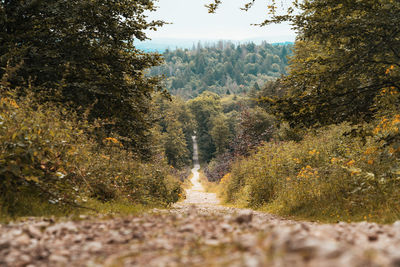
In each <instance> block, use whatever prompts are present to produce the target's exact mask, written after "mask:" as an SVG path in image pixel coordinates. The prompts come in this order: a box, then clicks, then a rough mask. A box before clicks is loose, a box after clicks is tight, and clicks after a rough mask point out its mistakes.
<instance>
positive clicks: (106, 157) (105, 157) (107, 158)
mask: <svg viewBox="0 0 400 267" xmlns="http://www.w3.org/2000/svg"><path fill="white" fill-rule="evenodd" d="M100 157H102V158H103V159H106V160H109V159H110V157H108V156H106V155H100Z"/></svg>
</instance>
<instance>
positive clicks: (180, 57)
mask: <svg viewBox="0 0 400 267" xmlns="http://www.w3.org/2000/svg"><path fill="white" fill-rule="evenodd" d="M292 47H293V45H292V44H283V45H280V44H276V45H272V44H268V43H266V42H262V43H261V44H259V45H256V44H254V43H246V44H235V43H232V42H224V41H219V42H217V43H215V44H213V45H207V46H203V45H202V44H201V43H198V44H197V45H193V44H192V48H191V49H181V48H178V49H174V50H172V49H171V50H169V49H167V50H165V52H164V53H163V56H164V58H165V61H166V63H165V64H164V65H162V66H159V67H155V68H153V69H151V71H150V75H165V76H166V77H167V80H166V82H165V86H166V88H167V89H168V90H169V91H170V92H171V93H172V94H175V95H180V96H182V97H184V98H186V99H188V98H193V97H196V96H197V95H199V94H201V93H202V92H203V91H206V90H207V91H211V92H215V93H217V94H220V95H224V94H241V93H245V92H248V91H249V90H250V89H251V88H255V89H256V90H258V89H259V87H260V86H262V85H263V84H264V83H265V82H267V81H269V80H272V79H276V78H277V77H279V76H281V75H282V74H286V67H287V64H288V62H287V56H288V55H290V54H291V49H292Z"/></svg>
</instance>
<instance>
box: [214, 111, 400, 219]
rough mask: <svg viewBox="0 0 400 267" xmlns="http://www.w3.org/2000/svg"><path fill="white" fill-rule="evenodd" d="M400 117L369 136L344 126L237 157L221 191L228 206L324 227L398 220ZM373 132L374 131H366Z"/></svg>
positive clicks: (383, 123) (384, 121) (377, 127)
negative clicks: (341, 222) (259, 210)
mask: <svg viewBox="0 0 400 267" xmlns="http://www.w3.org/2000/svg"><path fill="white" fill-rule="evenodd" d="M399 126H400V117H399V116H392V117H390V118H385V119H382V120H381V121H380V122H378V123H377V124H376V125H375V127H373V128H371V127H372V126H365V127H366V129H364V130H365V131H369V132H370V133H371V135H369V136H367V137H364V138H359V137H355V136H354V135H352V132H354V130H356V129H355V127H352V126H349V125H346V124H342V125H339V126H331V127H329V128H325V129H323V130H319V131H315V132H314V133H309V134H308V135H306V136H305V137H304V138H303V140H302V141H300V142H294V141H282V142H269V143H265V144H264V145H263V146H261V147H259V149H258V151H257V152H255V153H254V154H252V155H251V156H250V157H248V158H242V159H238V160H237V161H236V162H235V163H234V164H233V166H232V171H231V172H230V173H228V174H226V175H225V176H224V177H223V179H222V180H221V181H220V183H219V185H218V191H219V194H220V196H221V197H222V199H223V200H224V201H225V202H226V203H231V204H232V203H233V204H235V205H237V206H241V207H251V208H256V209H262V210H266V211H269V212H273V213H276V214H280V215H284V216H293V217H295V218H301V219H311V220H318V221H323V222H336V221H360V220H369V221H376V222H384V223H388V222H393V221H395V220H398V219H400V209H399V207H398V203H399V201H400V171H399V170H400V169H399V158H400V157H399V156H400V155H399V153H400V147H399V146H400V145H399V143H398V142H393V140H397V139H396V136H398V131H399V130H398V128H399ZM368 127H369V128H368Z"/></svg>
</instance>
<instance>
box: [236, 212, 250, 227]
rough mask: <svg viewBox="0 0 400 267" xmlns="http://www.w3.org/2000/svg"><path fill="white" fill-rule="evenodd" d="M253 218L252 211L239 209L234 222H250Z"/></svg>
mask: <svg viewBox="0 0 400 267" xmlns="http://www.w3.org/2000/svg"><path fill="white" fill-rule="evenodd" d="M252 219H253V212H252V211H248V210H245V211H241V212H240V213H239V214H238V215H237V216H236V218H235V222H237V223H238V224H242V223H250V222H251V220H252Z"/></svg>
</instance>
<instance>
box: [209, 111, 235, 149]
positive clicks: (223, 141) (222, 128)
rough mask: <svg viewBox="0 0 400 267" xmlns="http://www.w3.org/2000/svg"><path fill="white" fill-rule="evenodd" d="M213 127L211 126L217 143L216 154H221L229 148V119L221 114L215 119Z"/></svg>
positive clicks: (213, 137) (212, 134)
mask: <svg viewBox="0 0 400 267" xmlns="http://www.w3.org/2000/svg"><path fill="white" fill-rule="evenodd" d="M212 123H213V127H212V128H211V132H210V134H211V137H212V140H213V142H214V144H215V148H216V151H215V154H216V155H221V154H223V153H224V152H225V151H226V149H227V148H228V144H229V141H230V134H231V133H230V131H229V125H228V123H227V119H226V118H225V117H224V116H223V115H222V114H219V115H218V116H216V117H215V118H214V119H213V122H212Z"/></svg>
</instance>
